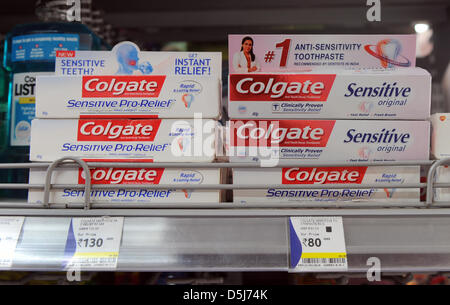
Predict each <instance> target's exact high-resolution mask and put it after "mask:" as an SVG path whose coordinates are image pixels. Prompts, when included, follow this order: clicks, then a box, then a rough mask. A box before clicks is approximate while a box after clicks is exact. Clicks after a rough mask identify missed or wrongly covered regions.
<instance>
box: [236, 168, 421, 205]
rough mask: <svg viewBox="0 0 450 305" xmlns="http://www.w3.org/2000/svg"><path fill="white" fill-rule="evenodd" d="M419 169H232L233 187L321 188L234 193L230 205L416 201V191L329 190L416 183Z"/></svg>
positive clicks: (394, 189)
mask: <svg viewBox="0 0 450 305" xmlns="http://www.w3.org/2000/svg"><path fill="white" fill-rule="evenodd" d="M419 173H420V168H419V166H398V167H385V166H379V167H378V166H373V167H303V168H299V167H297V168H295V167H294V168H264V169H254V168H242V169H233V183H234V184H250V185H253V184H267V185H268V186H270V185H274V184H283V185H305V186H308V185H323V189H276V188H273V187H269V188H267V189H254V190H234V191H233V194H234V196H233V198H234V199H233V200H234V202H239V203H246V202H302V201H398V200H401V201H402V202H403V201H415V202H418V201H419V189H418V188H414V189H408V188H374V187H373V186H371V187H368V188H367V189H329V188H327V185H333V184H344V185H345V184H360V185H364V184H367V185H369V184H370V185H377V184H378V185H386V184H408V183H419Z"/></svg>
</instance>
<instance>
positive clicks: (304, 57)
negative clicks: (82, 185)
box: [228, 34, 416, 74]
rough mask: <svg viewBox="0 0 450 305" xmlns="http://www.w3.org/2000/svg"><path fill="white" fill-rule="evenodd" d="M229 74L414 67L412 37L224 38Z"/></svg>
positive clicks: (258, 36) (235, 36)
mask: <svg viewBox="0 0 450 305" xmlns="http://www.w3.org/2000/svg"><path fill="white" fill-rule="evenodd" d="M228 56H229V61H228V62H229V70H230V74H233V73H254V72H266V73H267V72H298V71H302V70H307V69H315V70H318V69H320V70H323V69H365V68H381V69H385V68H405V67H414V66H415V64H416V36H415V35H253V34H250V35H249V34H241V35H228Z"/></svg>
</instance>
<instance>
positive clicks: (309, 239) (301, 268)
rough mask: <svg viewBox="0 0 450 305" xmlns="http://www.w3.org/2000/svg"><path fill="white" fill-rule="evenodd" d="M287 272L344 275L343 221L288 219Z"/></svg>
mask: <svg viewBox="0 0 450 305" xmlns="http://www.w3.org/2000/svg"><path fill="white" fill-rule="evenodd" d="M289 240H290V266H289V271H290V272H333V271H347V270H348V264H347V252H346V247H345V237H344V226H343V223H342V217H290V219H289Z"/></svg>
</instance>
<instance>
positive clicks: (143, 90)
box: [81, 75, 166, 97]
mask: <svg viewBox="0 0 450 305" xmlns="http://www.w3.org/2000/svg"><path fill="white" fill-rule="evenodd" d="M165 79H166V76H164V75H157V76H154V75H153V76H148V75H146V76H136V75H135V76H128V75H121V76H117V75H114V76H110V75H107V76H92V75H90V76H83V82H82V93H81V96H82V97H158V96H159V93H160V92H161V89H162V87H163V85H164V81H165Z"/></svg>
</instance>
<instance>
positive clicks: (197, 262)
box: [0, 160, 450, 273]
mask: <svg viewBox="0 0 450 305" xmlns="http://www.w3.org/2000/svg"><path fill="white" fill-rule="evenodd" d="M449 161H450V160H442V161H439V162H433V161H417V162H416V161H410V162H406V163H407V164H408V165H412V164H420V165H432V166H431V168H430V172H429V175H428V181H427V183H420V184H413V185H408V187H415V188H417V187H427V189H428V190H429V191H432V190H433V188H436V187H449V185H448V184H436V183H434V182H433V179H432V177H433V175H434V170H435V169H436V167H437V166H439V165H442V164H445V163H448V162H449ZM58 162H59V161H58ZM77 162H78V161H77ZM82 162H83V161H82ZM78 163H79V164H80V162H78ZM224 164H226V163H216V164H215V167H231V166H230V165H224ZM389 164H390V165H392V166H394V165H405V163H404V162H390V163H389ZM51 165H52V164H37V165H32V166H42V167H49V168H54V167H56V165H55V166H54V167H52V166H51ZM53 165H54V164H53ZM120 165H121V164H114V165H113V166H120ZM203 165H204V164H200V166H203ZM233 165H234V164H233ZM308 165H309V166H317V164H315V165H314V164H308ZM308 165H306V166H308ZM322 165H323V164H322ZM327 165H329V166H331V165H335V166H338V164H327ZM359 165H361V164H359ZM370 165H374V166H377V165H386V163H385V162H377V163H371V164H370ZM21 166H23V167H26V165H21ZM62 166H63V167H64V166H73V164H72V165H70V164H69V165H67V164H62ZM80 166H83V167H85V166H87V167H88V166H111V164H110V163H107V164H102V163H95V164H91V163H88V164H80ZM132 166H133V167H136V164H133V165H132ZM145 166H148V167H161V165H160V164H145ZM205 166H211V165H205ZM238 166H240V167H246V166H247V167H258V165H255V164H240V165H238ZM278 166H279V167H282V166H305V164H302V163H300V162H282V163H280V164H279V165H278ZM180 167H192V164H184V165H183V164H182V165H181V166H180ZM49 177H51V175H50V174H49ZM48 181H50V180H48ZM86 181H89V179H86ZM7 187H11V185H5V184H1V185H0V188H7ZM28 187H33V188H43V189H46V191H48V190H49V189H50V188H51V187H56V188H57V187H60V186H58V185H50V184H49V183H47V184H43V185H33V186H30V185H27V184H24V185H18V186H17V188H28ZM75 187H78V188H87V189H89V188H91V187H92V189H95V188H101V187H104V186H103V185H87V186H86V185H76V186H75ZM149 187H152V188H164V186H156V187H155V186H149ZM166 187H167V186H166ZM172 187H173V186H172ZM181 187H186V186H180V188H181ZM214 187H217V188H220V189H233V185H222V186H219V185H215V186H214ZM244 187H245V186H244ZM247 187H248V188H253V187H255V186H247ZM257 187H263V186H257ZM290 187H291V186H290ZM295 187H296V186H292V188H295ZM297 187H298V188H301V187H302V186H297ZM303 187H304V186H303ZM333 187H335V188H345V187H347V188H348V187H353V186H349V185H347V186H342V185H335V186H333ZM194 188H197V187H194ZM198 188H201V186H200V187H198ZM427 200H428V201H427V202H417V203H409V202H393V203H387V202H337V203H316V202H306V201H305V202H300V203H270V204H266V203H249V204H237V203H230V202H228V203H220V204H212V203H211V204H204V203H190V204H175V203H172V204H170V203H169V204H152V205H145V206H142V205H130V204H98V203H93V204H91V203H90V202H88V203H83V204H71V203H67V204H53V203H49V202H47V203H48V204H45V203H44V204H30V203H27V202H24V201H17V200H16V201H8V200H3V201H2V202H0V216H25V217H26V219H25V222H24V225H23V229H22V233H21V235H20V238H19V241H18V244H17V248H16V254H15V257H14V261H13V265H12V270H27V271H61V269H62V262H63V254H64V248H65V243H66V238H67V231H68V227H69V223H70V219H71V218H72V217H95V216H123V217H124V227H123V236H122V242H121V247H120V252H119V259H118V265H117V271H288V266H289V239H288V219H289V217H290V216H342V217H343V223H344V231H345V239H346V246H347V253H348V267H349V268H348V273H361V272H362V273H365V272H366V271H367V270H368V268H369V267H370V266H367V265H366V263H367V259H368V258H370V257H378V258H379V259H380V260H381V270H382V272H401V273H407V272H449V271H450V234H448V233H449V232H450V202H442V203H441V202H440V203H437V202H433V198H432V196H431V197H430V196H429V197H428V198H427Z"/></svg>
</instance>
